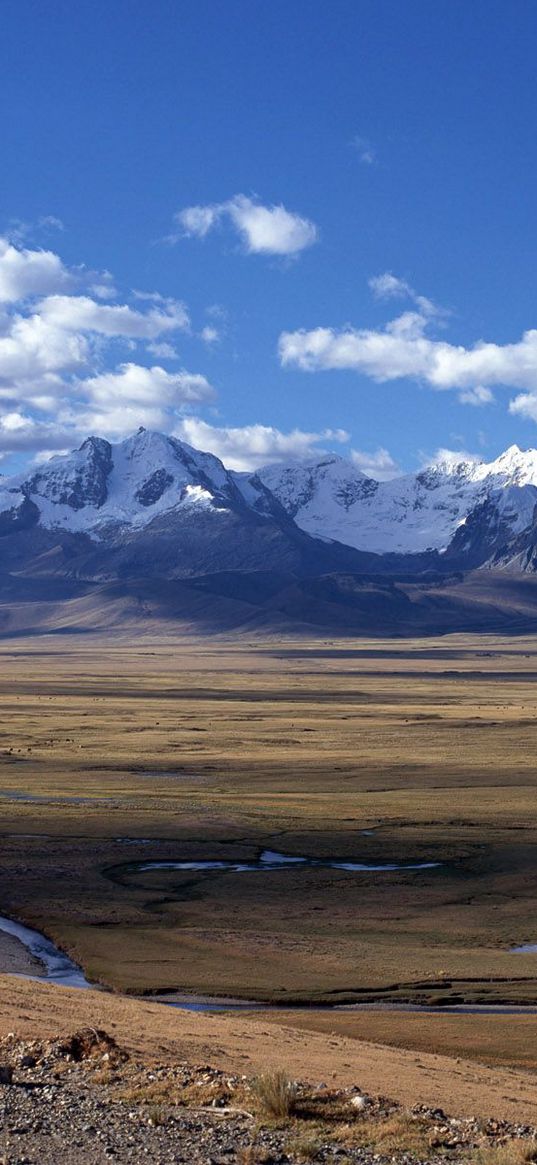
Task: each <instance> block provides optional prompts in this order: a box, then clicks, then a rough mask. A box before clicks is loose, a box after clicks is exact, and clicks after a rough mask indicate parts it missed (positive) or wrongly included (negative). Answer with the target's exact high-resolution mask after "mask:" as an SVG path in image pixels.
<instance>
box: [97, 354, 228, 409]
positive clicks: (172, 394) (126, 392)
mask: <svg viewBox="0 0 537 1165" xmlns="http://www.w3.org/2000/svg"><path fill="white" fill-rule="evenodd" d="M79 388H80V391H81V392H82V393H83V394H84V396H86V397H87V398H88V399H90V400H92V401H94V402H95V403H96V404H98V405H100V406H103V405H107V404H109V402H110V401H114V402H117V403H121V401H128V402H130V403H131V404H136V403H137V402H139V403H140V404H144V405H152V406H155V405H158V406H160V407H168V406H172V407H174V408H176V407H179V406H181V405H184V404H193V403H196V404H198V403H199V402H200V401H207V400H212V399H213V397H214V389H213V388H212V386H211V385H210V384H209V381H208V380H207V379H206V378H205V376H201V375H200V374H199V373H193V372H186V371H185V369H183V370H182V371H180V372H166V371H165V370H164V368H159V367H158V365H156V366H155V367H153V368H146V367H144V366H143V365H141V364H121V365H120V367H119V368H118V369H117V370H116V371H114V372H102V373H101V374H100V375H99V376H92V377H89V378H88V379H87V380H84V381H82V382H81V383H80V385H79Z"/></svg>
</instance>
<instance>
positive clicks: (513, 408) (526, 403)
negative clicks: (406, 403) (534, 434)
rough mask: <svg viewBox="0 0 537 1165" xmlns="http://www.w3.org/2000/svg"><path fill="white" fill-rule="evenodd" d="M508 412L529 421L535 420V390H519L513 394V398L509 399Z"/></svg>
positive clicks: (536, 392)
mask: <svg viewBox="0 0 537 1165" xmlns="http://www.w3.org/2000/svg"><path fill="white" fill-rule="evenodd" d="M509 412H510V413H512V414H513V415H514V416H519V417H525V418H526V420H529V421H537V390H536V391H535V392H521V393H519V395H518V396H515V398H514V400H512V401H509Z"/></svg>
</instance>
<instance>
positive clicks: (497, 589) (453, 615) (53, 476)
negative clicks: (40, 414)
mask: <svg viewBox="0 0 537 1165" xmlns="http://www.w3.org/2000/svg"><path fill="white" fill-rule="evenodd" d="M536 503H537V452H535V451H532V450H530V451H528V452H522V451H521V450H520V449H518V448H517V447H516V446H513V447H512V448H511V449H509V450H507V451H506V453H504V454H502V456H501V457H499V458H498V459H497V460H496V461H494V462H491V463H486V462H482V463H475V462H468V461H466V462H461V463H459V464H457V465H454V464H452V463H451V462H449V463H448V462H445V463H443V464H438V465H436V466H434V467H431V468H429V469H426V470H424V471H422V472H421V473H418V474H416V475H406V476H404V477H401V478H398V479H395V480H393V481H390V482H376V481H373V480H372V479H371V478H368V477H365V476H364V474H362V473H360V471H359V470H358V469H356V467H355V466H353V464H352V463H351V462H350V461H348V460H345V459H343V458H340V457H336V456H329V457H324V458H320V459H319V460H318V461H316V462H315V463H312V464H309V465H303V464H300V465H298V464H295V465H292V466H272V467H270V468H267V469H265V470H263V471H261V472H260V473H257V474H246V473H233V472H230V471H229V470H227V469H226V468H225V466H224V465H223V464H222V462H221V461H219V459H218V458H217V457H214V456H212V455H211V454H208V453H203V452H200V451H199V450H196V449H194V448H192V447H191V446H189V445H186V444H185V443H184V442H182V441H179V440H177V439H175V438H173V437H167V436H165V435H163V434H161V433H150V432H146V431H145V430H140V431H139V432H138V433H136V434H135V435H134V436H133V437H130V438H129V439H128V440H126V441H123V442H120V443H118V444H116V445H114V444H111V443H110V442H108V441H105V440H103V439H101V438H96V437H89V438H88V439H87V440H86V441H84V443H83V444H82V445H81V447H80V449H78V450H76V451H75V452H73V453H70V454H68V455H65V456H58V457H54V458H52V459H51V460H50V461H49V462H47V463H46V464H44V465H42V466H40V467H39V468H35V469H33V470H32V471H31V472H29V473H26V474H21V475H20V476H18V477H11V478H6V477H4V478H2V479H0V551H1V558H0V629H1V630H2V631H3V633H4V634H20V633H24V632H26V631H28V630H31V629H34V630H35V629H39V628H41V629H43V630H45V629H48V630H50V629H56V630H58V631H59V630H67V629H69V630H72V629H74V628H76V627H81V628H84V629H85V630H88V629H93V628H95V627H100V628H101V629H102V628H103V627H111V626H118V625H120V624H125V623H129V624H134V625H138V624H139V623H140V620H143V619H144V618H147V619H149V620H154V621H161V622H165V623H166V625H167V626H170V625H172V624H173V623H174V621H175V622H176V623H178V622H181V624H182V626H184V627H185V628H188V627H189V626H190V625H192V626H197V627H198V628H201V629H205V630H206V631H207V632H210V633H214V631H215V630H218V629H219V628H222V629H231V628H238V627H243V628H251V629H267V628H272V629H276V630H281V629H288V630H290V629H294V630H298V631H299V632H302V631H303V630H304V628H308V627H312V626H313V627H316V628H322V629H323V630H325V631H329V630H330V629H331V628H332V629H338V630H339V631H341V632H342V633H354V634H363V633H367V632H371V633H372V634H382V635H390V634H391V635H397V634H412V633H413V634H419V633H423V634H434V633H440V632H445V631H449V630H450V629H468V630H470V629H472V630H486V629H487V628H494V629H497V630H503V629H510V630H512V631H513V632H516V630H517V629H519V628H526V629H529V630H534V628H535V627H537V619H536V614H537V602H535V601H534V598H533V594H534V588H533V586H531V585H529V586H523V585H522V579H523V578H524V577H527V576H528V575H531V574H532V573H533V572H535V570H536V567H537V523H535V522H534V512H535V510H536ZM476 568H479V570H478V571H477V575H484V574H486V575H487V576H488V577H487V581H486V582H485V581H481V582H480V581H479V578H478V577H477V576H476ZM472 572H473V573H472ZM507 576H509V578H510V579H511V580H512V579H513V576H515V580H514V581H511V582H509V583H508V582H507V581H505V582H502V579H504V580H506V579H507ZM517 578H518V579H519V582H516V579H517ZM536 599H537V595H536Z"/></svg>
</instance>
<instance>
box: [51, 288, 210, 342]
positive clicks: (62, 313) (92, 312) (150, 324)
mask: <svg viewBox="0 0 537 1165" xmlns="http://www.w3.org/2000/svg"><path fill="white" fill-rule="evenodd" d="M38 310H39V314H40V316H41V317H42V319H44V320H45V321H48V322H49V323H51V324H52V325H55V326H56V327H58V328H62V329H64V330H65V331H74V332H96V333H98V334H100V335H103V336H125V337H131V338H132V339H137V340H144V339H145V340H153V339H155V338H156V337H157V336H160V335H162V334H163V332H170V331H172V332H173V331H177V330H179V329H181V330H185V329H187V328H188V326H189V318H188V312H187V311H186V308H185V306H184V304H182V303H179V302H176V301H174V300H167V301H166V304H165V306H164V308H150V310H149V311H147V312H140V311H136V310H135V309H134V308H132V307H128V306H127V304H108V303H106V304H103V303H96V302H95V300H94V299H91V298H90V296H88V295H52V296H49V297H48V298H47V299H44V300H42V301H41V303H40V304H39V305H38Z"/></svg>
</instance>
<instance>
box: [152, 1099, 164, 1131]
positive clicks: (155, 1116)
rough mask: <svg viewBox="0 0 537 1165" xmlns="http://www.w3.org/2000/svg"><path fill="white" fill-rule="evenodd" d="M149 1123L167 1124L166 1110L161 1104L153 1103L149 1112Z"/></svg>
mask: <svg viewBox="0 0 537 1165" xmlns="http://www.w3.org/2000/svg"><path fill="white" fill-rule="evenodd" d="M148 1118H149V1123H150V1124H151V1125H155V1127H158V1126H159V1125H165V1124H166V1112H165V1109H164V1108H163V1106H162V1105H161V1104H152V1105H151V1107H150V1109H149V1113H148Z"/></svg>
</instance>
